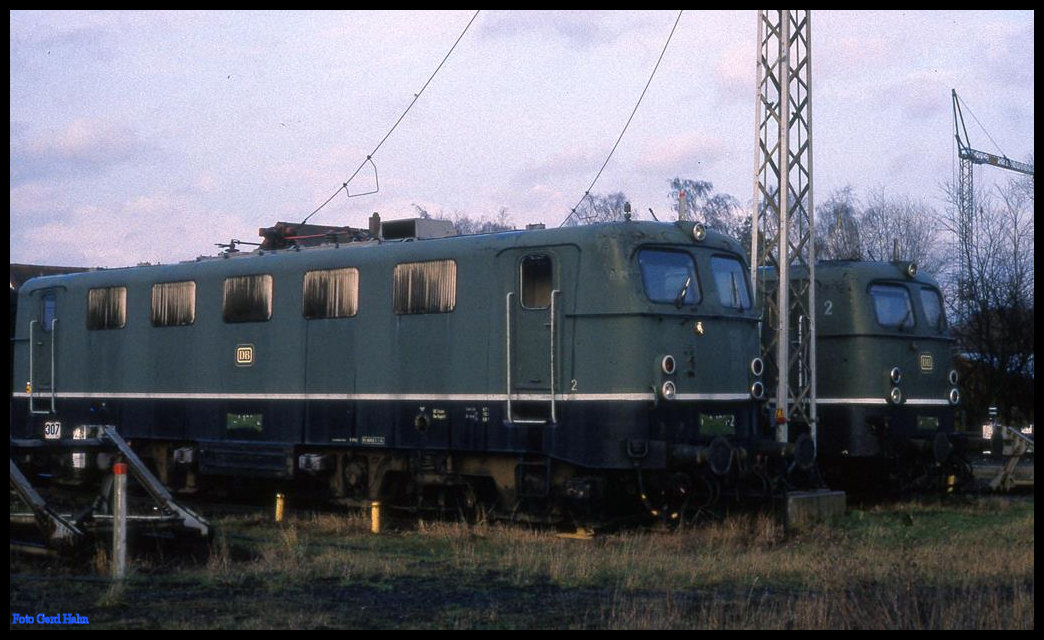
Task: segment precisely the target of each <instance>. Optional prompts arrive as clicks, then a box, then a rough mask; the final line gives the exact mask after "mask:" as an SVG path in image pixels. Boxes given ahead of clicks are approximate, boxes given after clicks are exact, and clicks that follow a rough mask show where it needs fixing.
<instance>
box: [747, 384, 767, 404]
mask: <svg viewBox="0 0 1044 640" xmlns="http://www.w3.org/2000/svg"><path fill="white" fill-rule="evenodd" d="M750 396H751V397H752V398H754V399H755V400H761V399H762V398H764V397H765V385H764V384H762V383H761V380H757V381H755V382H754V384H752V385H750Z"/></svg>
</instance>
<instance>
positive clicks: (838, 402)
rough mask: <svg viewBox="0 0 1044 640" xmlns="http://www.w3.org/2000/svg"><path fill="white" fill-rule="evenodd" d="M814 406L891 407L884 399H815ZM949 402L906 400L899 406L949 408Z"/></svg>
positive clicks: (930, 399)
mask: <svg viewBox="0 0 1044 640" xmlns="http://www.w3.org/2000/svg"><path fill="white" fill-rule="evenodd" d="M816 404H817V405H819V404H824V405H849V404H885V405H891V404H892V403H890V402H889V401H888V400H886V399H884V398H816ZM949 404H950V402H949V400H946V399H945V398H943V399H939V400H936V399H934V398H908V399H907V400H905V401H904V402H903V403H902V405H900V406H911V405H917V406H949Z"/></svg>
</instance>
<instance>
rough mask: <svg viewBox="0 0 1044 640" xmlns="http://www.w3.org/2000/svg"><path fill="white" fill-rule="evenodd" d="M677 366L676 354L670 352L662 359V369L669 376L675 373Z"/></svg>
mask: <svg viewBox="0 0 1044 640" xmlns="http://www.w3.org/2000/svg"><path fill="white" fill-rule="evenodd" d="M675 366H676V365H675V362H674V356H672V355H670V354H668V355H665V356H664V357H663V359H662V360H660V369H661V370H662V371H663V372H664V373H666V374H667V375H669V376H672V375H674V371H675Z"/></svg>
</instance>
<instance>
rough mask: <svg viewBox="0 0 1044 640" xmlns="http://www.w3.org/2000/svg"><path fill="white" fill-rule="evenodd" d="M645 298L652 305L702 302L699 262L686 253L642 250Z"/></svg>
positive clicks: (639, 257) (639, 260)
mask: <svg viewBox="0 0 1044 640" xmlns="http://www.w3.org/2000/svg"><path fill="white" fill-rule="evenodd" d="M638 266H639V267H640V268H641V272H642V284H643V285H644V287H645V295H646V296H647V297H648V298H649V300H651V301H653V302H663V303H669V304H674V305H676V306H678V307H681V306H682V305H691V304H697V303H698V302H699V301H700V300H701V299H702V294H701V293H700V283H699V280H698V279H697V277H696V263H695V262H694V261H693V259H692V256H691V255H690V254H688V253H685V252H683V251H669V250H664V249H642V250H641V251H639V252H638Z"/></svg>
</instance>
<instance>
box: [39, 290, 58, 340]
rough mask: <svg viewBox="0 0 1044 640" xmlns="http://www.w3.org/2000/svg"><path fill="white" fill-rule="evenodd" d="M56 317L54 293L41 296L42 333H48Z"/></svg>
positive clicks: (49, 292)
mask: <svg viewBox="0 0 1044 640" xmlns="http://www.w3.org/2000/svg"><path fill="white" fill-rule="evenodd" d="M56 317H57V315H56V312H55V300H54V291H48V292H47V293H45V294H44V295H43V322H42V324H41V325H40V326H41V327H42V328H43V330H44V332H50V330H51V325H52V324H54V319H55V318H56Z"/></svg>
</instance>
